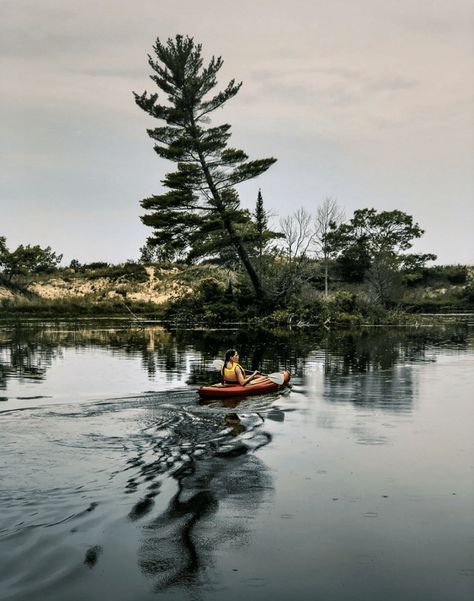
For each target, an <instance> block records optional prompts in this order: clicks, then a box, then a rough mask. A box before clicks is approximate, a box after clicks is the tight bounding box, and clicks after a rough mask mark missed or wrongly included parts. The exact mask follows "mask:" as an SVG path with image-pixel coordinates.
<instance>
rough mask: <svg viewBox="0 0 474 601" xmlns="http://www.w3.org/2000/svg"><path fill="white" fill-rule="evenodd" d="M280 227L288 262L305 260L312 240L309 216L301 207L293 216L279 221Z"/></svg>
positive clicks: (312, 233)
mask: <svg viewBox="0 0 474 601" xmlns="http://www.w3.org/2000/svg"><path fill="white" fill-rule="evenodd" d="M280 227H281V230H282V232H283V235H284V237H285V242H284V244H285V253H286V256H287V258H288V262H289V263H293V262H294V261H295V260H296V259H298V260H302V259H304V258H306V257H307V254H308V251H309V249H310V247H311V243H312V242H313V238H314V231H313V229H312V227H311V214H310V213H308V212H307V211H306V210H305V209H304V208H303V207H301V208H300V209H298V210H297V211H295V213H293V215H290V216H289V217H284V218H282V219H280Z"/></svg>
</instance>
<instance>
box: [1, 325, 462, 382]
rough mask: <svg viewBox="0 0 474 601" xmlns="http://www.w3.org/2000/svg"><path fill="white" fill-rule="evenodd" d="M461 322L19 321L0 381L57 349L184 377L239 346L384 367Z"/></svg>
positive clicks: (299, 359) (449, 335)
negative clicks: (96, 352)
mask: <svg viewBox="0 0 474 601" xmlns="http://www.w3.org/2000/svg"><path fill="white" fill-rule="evenodd" d="M468 343H469V335H468V329H467V326H464V325H462V324H459V323H458V324H446V325H443V326H439V327H436V328H428V329H425V328H419V329H414V328H412V329H410V330H407V329H402V328H399V329H390V328H380V329H379V330H361V331H356V332H350V333H347V332H338V331H335V332H329V333H328V332H321V331H319V330H311V329H309V330H290V329H274V330H267V329H262V328H244V329H241V330H204V329H201V330H177V331H170V330H167V329H166V328H165V327H163V326H158V325H153V324H149V325H148V324H144V325H137V324H133V323H130V322H129V321H120V320H102V321H90V322H88V321H83V320H81V321H77V322H75V321H63V322H33V321H25V322H17V323H15V324H13V325H8V324H7V326H3V328H2V330H0V388H5V386H6V382H7V380H8V379H9V378H12V377H21V378H37V379H41V378H44V377H45V374H46V371H47V369H48V368H49V367H50V366H51V364H52V362H53V361H54V359H55V358H56V357H57V356H58V355H59V354H60V353H61V352H62V349H63V348H76V349H82V348H101V349H108V350H109V351H110V352H111V353H112V354H118V355H120V356H123V355H124V354H125V355H128V356H130V357H135V356H136V357H140V358H141V363H142V366H143V368H144V370H145V371H146V372H147V373H148V376H149V378H150V379H152V378H154V377H156V375H157V374H160V376H161V377H164V378H165V379H168V380H170V381H171V380H172V379H174V378H176V377H177V376H178V377H179V376H184V375H185V374H189V379H188V383H189V384H200V383H204V382H206V383H208V382H211V381H215V380H216V379H217V374H216V373H215V372H210V371H209V369H208V367H207V365H209V363H210V361H211V360H212V359H215V358H223V355H224V352H225V350H226V349H227V348H237V349H238V350H239V353H240V360H241V362H242V364H243V365H245V366H246V367H247V368H248V369H259V370H260V371H262V372H267V373H271V372H274V371H280V370H281V369H283V368H285V369H289V370H290V371H291V372H292V373H293V375H295V374H298V373H300V374H301V373H302V370H303V369H304V365H305V362H306V361H307V358H308V355H310V353H313V352H316V353H318V352H321V350H322V351H323V352H324V353H325V357H326V359H325V372H326V374H328V375H329V374H332V375H334V376H335V375H338V374H339V375H344V374H349V373H360V372H364V371H369V370H380V369H389V368H390V367H391V366H393V365H394V364H396V363H397V362H399V361H406V360H416V359H419V358H420V357H423V356H424V355H425V353H426V349H427V347H428V346H431V345H438V344H439V345H451V346H452V347H453V348H464V347H466V345H467V344H468Z"/></svg>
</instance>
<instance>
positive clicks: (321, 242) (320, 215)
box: [312, 196, 345, 296]
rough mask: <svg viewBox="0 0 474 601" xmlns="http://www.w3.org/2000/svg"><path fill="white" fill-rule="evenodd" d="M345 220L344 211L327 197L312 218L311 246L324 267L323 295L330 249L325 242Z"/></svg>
mask: <svg viewBox="0 0 474 601" xmlns="http://www.w3.org/2000/svg"><path fill="white" fill-rule="evenodd" d="M344 219H345V214H344V210H343V209H341V208H340V207H339V205H338V204H337V201H336V199H335V198H331V197H330V196H327V197H326V198H325V199H324V200H323V202H322V203H321V204H320V205H319V206H318V208H317V210H316V215H315V217H314V235H313V239H312V241H313V245H314V250H315V251H316V253H317V255H318V256H319V257H321V260H322V264H323V267H324V294H325V296H327V295H328V282H329V263H330V261H331V258H332V249H331V246H330V245H329V243H328V241H327V235H328V233H329V231H330V230H331V229H333V228H334V227H337V226H338V225H340V224H341V223H342V222H343V221H344Z"/></svg>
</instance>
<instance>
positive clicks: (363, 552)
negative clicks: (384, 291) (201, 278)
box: [0, 316, 474, 601]
mask: <svg viewBox="0 0 474 601" xmlns="http://www.w3.org/2000/svg"><path fill="white" fill-rule="evenodd" d="M227 348H236V349H237V350H238V351H239V353H240V361H241V363H243V364H244V365H245V366H246V367H248V368H252V369H256V368H258V369H260V370H261V371H266V372H267V373H269V372H275V371H279V370H282V369H289V370H290V371H291V373H292V380H291V387H290V388H289V389H287V390H284V391H281V392H279V393H275V394H267V395H263V396H258V397H253V398H252V397H249V398H247V399H245V400H242V401H230V400H227V401H219V400H217V401H213V402H212V403H209V404H202V403H200V401H199V398H198V395H197V393H196V389H197V387H198V386H199V385H200V384H203V383H211V382H213V381H217V379H218V373H217V372H215V371H213V368H212V361H213V359H216V358H223V354H224V352H225V350H226V349H227ZM473 368H474V318H473V316H464V317H462V318H461V317H459V318H448V317H446V318H438V319H437V321H436V322H435V323H432V324H431V325H427V324H426V323H423V322H422V323H420V324H419V325H417V326H416V327H415V326H413V327H398V328H388V327H383V328H382V327H380V328H361V329H358V330H355V331H348V332H342V331H341V332H338V331H326V330H324V329H323V330H322V331H321V330H316V329H315V330H312V329H296V330H295V329H294V330H288V329H286V330H285V329H279V330H259V329H251V330H250V331H249V330H239V329H235V330H212V329H194V330H193V329H189V330H171V329H167V328H165V327H163V326H161V325H158V324H155V323H140V324H137V323H133V322H130V321H127V320H119V319H117V320H114V319H103V320H61V321H37V320H21V321H0V445H1V450H2V457H1V460H0V503H1V508H2V511H1V514H0V566H1V567H0V598H1V599H2V600H5V601H6V600H9V601H13V600H16V601H20V600H29V599H31V600H35V601H42V600H48V601H56V600H57V601H64V600H67V601H76V600H77V601H79V600H81V601H82V600H84V599H91V600H96V599H97V600H99V599H100V600H103V599H113V600H114V601H121V600H123V601H129V600H134V601H135V600H139V601H141V600H143V601H147V600H154V599H160V600H161V599H176V600H181V599H184V600H186V599H189V600H193V601H195V600H203V601H207V600H220V599H223V598H225V599H226V600H227V601H233V600H239V601H240V600H241V599H242V597H244V598H245V599H248V600H249V601H254V600H256V601H260V600H262V601H263V600H267V599H272V600H273V601H278V600H280V599H282V600H283V599H288V598H291V599H293V600H307V599H322V600H324V601H332V600H334V601H336V600H342V599H350V600H351V601H359V600H364V601H367V600H371V599H374V600H379V599H383V600H384V601H390V600H393V601H395V600H396V601H399V600H400V599H403V600H404V601H410V600H417V601H420V600H425V599H426V600H430V601H436V600H439V601H445V600H450V601H464V600H466V601H467V600H468V599H469V600H470V599H472V597H473V592H474V527H473V523H474V520H473V507H474V473H473V467H474V443H473V440H474V437H473V426H474V402H473V399H474V395H473V385H472V378H473Z"/></svg>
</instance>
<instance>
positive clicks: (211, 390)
mask: <svg viewBox="0 0 474 601" xmlns="http://www.w3.org/2000/svg"><path fill="white" fill-rule="evenodd" d="M281 375H282V376H283V384H276V383H275V382H272V381H271V380H267V381H266V382H260V383H259V384H247V386H241V385H240V384H212V385H211V386H201V387H200V388H198V393H199V396H200V397H201V398H204V399H222V398H227V397H236V396H238V397H243V396H250V395H254V394H265V393H267V392H275V391H276V390H280V389H281V388H284V387H285V386H286V385H287V384H288V382H289V381H290V378H291V374H290V372H289V371H283V372H281Z"/></svg>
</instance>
